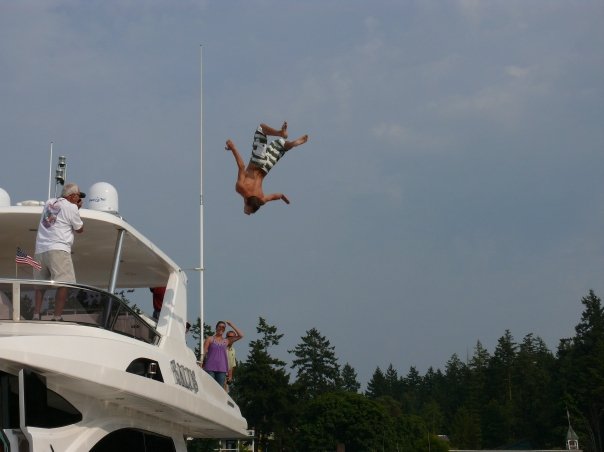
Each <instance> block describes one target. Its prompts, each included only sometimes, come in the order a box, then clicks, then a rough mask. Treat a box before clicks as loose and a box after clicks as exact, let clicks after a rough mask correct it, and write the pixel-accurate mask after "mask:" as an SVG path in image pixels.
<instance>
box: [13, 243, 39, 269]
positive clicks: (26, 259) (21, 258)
mask: <svg viewBox="0 0 604 452" xmlns="http://www.w3.org/2000/svg"><path fill="white" fill-rule="evenodd" d="M15 262H16V263H17V264H27V265H31V266H32V267H34V268H35V269H38V270H40V269H41V268H42V266H41V265H40V264H39V263H38V262H36V261H35V260H34V259H33V258H32V257H31V256H29V255H28V254H27V253H26V252H25V251H23V250H22V249H21V248H19V247H17V255H16V256H15Z"/></svg>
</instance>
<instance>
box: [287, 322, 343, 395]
mask: <svg viewBox="0 0 604 452" xmlns="http://www.w3.org/2000/svg"><path fill="white" fill-rule="evenodd" d="M301 339H302V342H301V343H300V344H298V345H297V346H296V347H295V348H294V349H293V350H289V353H293V354H294V355H295V356H296V359H294V360H292V366H291V367H292V368H293V369H297V378H296V386H297V388H298V389H299V390H300V391H301V394H302V396H303V397H307V398H313V397H316V396H318V395H319V394H324V393H326V392H329V391H334V390H336V389H339V388H340V386H341V383H340V366H339V365H338V361H337V358H336V355H335V352H334V347H333V346H332V345H331V344H330V343H329V341H328V340H327V339H326V338H325V336H322V335H321V333H319V331H318V330H317V329H316V328H312V329H310V330H308V331H307V332H306V336H303V337H302V338H301Z"/></svg>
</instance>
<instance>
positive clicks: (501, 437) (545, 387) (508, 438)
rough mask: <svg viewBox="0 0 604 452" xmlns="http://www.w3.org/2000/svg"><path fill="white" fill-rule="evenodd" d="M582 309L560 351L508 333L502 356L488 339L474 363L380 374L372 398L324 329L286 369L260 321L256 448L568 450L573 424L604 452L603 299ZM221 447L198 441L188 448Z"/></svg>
mask: <svg viewBox="0 0 604 452" xmlns="http://www.w3.org/2000/svg"><path fill="white" fill-rule="evenodd" d="M581 303H582V305H583V313H582V315H581V319H580V321H579V323H578V324H577V325H576V327H575V335H574V337H571V338H563V339H560V342H559V345H558V348H557V350H556V352H555V353H553V352H552V351H550V350H548V348H547V347H546V345H545V343H544V342H543V340H542V339H541V338H539V337H538V336H535V335H533V334H527V335H526V336H525V337H524V338H522V339H521V340H520V341H516V339H515V338H514V337H513V336H512V334H511V333H510V331H509V330H506V331H505V333H504V334H503V336H501V337H500V338H499V340H498V341H497V345H496V347H495V350H494V351H493V353H492V354H491V353H489V352H488V351H487V350H486V349H485V348H484V347H483V346H482V344H481V343H480V341H478V342H477V343H476V346H475V348H474V351H473V354H472V356H469V357H468V358H467V359H466V360H465V361H463V360H461V359H460V358H459V356H457V355H456V354H453V356H451V358H450V359H449V360H448V361H447V362H446V364H445V367H444V369H443V370H441V369H436V370H435V369H433V368H432V367H431V368H429V369H428V370H427V372H426V373H425V374H424V375H421V374H420V373H419V372H418V371H417V369H416V368H415V367H411V368H410V369H409V371H408V372H407V373H406V374H405V375H399V374H398V372H397V370H396V368H395V367H394V366H393V364H390V365H389V366H388V368H386V369H380V368H379V367H377V368H376V369H375V371H374V373H373V376H372V378H371V379H370V381H369V382H368V384H367V389H366V390H365V391H364V392H363V393H361V392H360V388H361V385H360V384H359V382H358V380H357V374H356V371H355V370H354V368H353V367H352V366H351V365H350V364H348V363H345V364H343V365H341V364H340V363H339V362H338V358H337V356H336V353H335V347H333V346H332V345H331V344H330V342H329V340H328V339H327V338H326V337H325V336H323V335H322V334H321V333H320V332H319V331H318V330H317V329H316V328H311V329H310V330H308V331H307V332H306V334H305V336H303V337H301V341H300V343H299V344H298V345H297V346H296V347H294V348H293V349H292V350H288V352H289V353H290V354H291V355H292V362H291V364H290V365H289V366H287V365H286V363H285V362H284V361H282V360H280V359H278V358H276V357H274V356H273V355H272V354H271V350H273V349H274V347H276V346H277V345H279V342H280V340H281V338H282V337H283V334H281V333H279V332H278V330H277V327H276V326H274V325H270V324H268V323H267V322H266V321H265V319H263V318H259V321H258V326H257V328H256V329H257V335H258V337H257V339H255V340H252V341H251V342H250V343H249V352H248V354H247V356H246V358H245V360H244V359H242V357H241V356H239V359H240V362H239V364H238V367H237V370H236V377H235V381H234V383H233V385H232V386H231V388H232V389H231V395H232V396H233V398H234V400H235V401H236V402H237V403H238V405H239V407H240V408H241V411H242V414H243V416H244V417H245V418H246V419H247V422H248V425H249V428H250V429H254V430H255V434H256V447H257V450H279V451H333V450H335V449H336V447H337V445H338V444H343V445H345V448H346V451H347V452H350V451H383V450H393V451H394V450H396V451H401V452H403V451H405V452H406V451H408V452H417V451H424V450H425V451H427V450H430V451H447V450H448V449H449V448H459V449H482V448H489V449H494V448H498V447H502V446H507V447H510V448H511V447H515V448H525V449H530V448H534V449H564V448H565V440H566V435H567V431H568V427H569V419H570V421H571V424H572V428H573V430H574V431H575V432H576V433H577V435H578V437H579V444H580V446H581V449H583V450H584V451H586V452H603V449H602V447H603V437H602V436H603V433H604V430H603V429H604V309H603V307H602V302H601V299H600V298H599V297H597V296H596V295H595V293H594V292H593V291H590V292H589V294H588V295H587V296H585V297H583V298H582V300H581ZM204 330H205V331H204V334H206V335H208V334H210V335H211V334H213V333H212V331H211V329H210V328H209V327H208V326H207V325H205V328H204ZM194 334H196V335H197V338H199V334H200V328H199V322H198V324H197V325H196V327H194ZM196 353H197V354H198V356H199V349H197V350H196ZM290 369H291V371H292V372H291V373H290ZM213 445H214V444H212V442H208V441H195V442H193V443H191V444H190V448H189V450H197V451H200V450H211V448H212V446H213Z"/></svg>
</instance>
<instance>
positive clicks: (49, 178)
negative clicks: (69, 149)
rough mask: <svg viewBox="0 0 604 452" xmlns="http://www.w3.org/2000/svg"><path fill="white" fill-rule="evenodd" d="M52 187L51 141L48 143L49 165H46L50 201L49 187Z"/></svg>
mask: <svg viewBox="0 0 604 452" xmlns="http://www.w3.org/2000/svg"><path fill="white" fill-rule="evenodd" d="M51 186H52V141H51V142H50V163H49V164H48V197H47V198H46V199H50V187H51Z"/></svg>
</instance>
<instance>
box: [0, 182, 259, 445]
mask: <svg viewBox="0 0 604 452" xmlns="http://www.w3.org/2000/svg"><path fill="white" fill-rule="evenodd" d="M95 185H99V186H100V188H99V189H98V190H100V192H101V193H100V194H95V192H94V190H93V189H91V190H93V191H92V192H89V196H88V208H82V209H81V210H80V215H81V217H82V220H83V221H84V233H82V234H76V237H75V242H74V245H73V248H72V255H73V262H74V267H75V270H76V277H77V281H78V283H77V284H61V283H60V282H57V281H34V280H33V279H32V278H33V275H32V268H31V267H29V266H28V265H17V264H16V262H15V254H16V249H17V247H20V248H22V249H23V250H25V251H26V252H27V253H28V254H29V255H30V256H33V253H34V248H35V240H36V231H37V228H38V223H39V221H40V215H41V213H42V208H43V207H42V205H41V204H42V203H37V202H24V203H20V204H21V205H11V204H10V198H9V197H8V195H7V192H5V191H4V190H2V189H0V452H7V451H11V452H17V451H19V452H20V451H35V452H40V451H43V452H46V451H48V452H52V451H54V452H76V451H94V452H104V451H111V452H116V451H129V452H130V451H134V452H138V451H141V452H142V451H179V452H181V451H186V441H187V438H188V437H194V438H243V437H246V436H247V431H246V428H247V425H246V421H245V419H244V418H243V417H242V416H241V412H240V410H239V407H238V406H237V405H236V404H235V402H234V401H233V400H232V399H231V397H229V395H228V394H227V393H226V392H225V391H224V390H223V389H222V388H221V387H220V386H219V385H218V384H217V383H216V382H215V381H214V380H213V379H212V378H211V377H210V376H209V375H208V374H206V373H205V372H204V371H203V370H202V369H201V368H200V367H199V366H198V364H197V361H196V357H195V355H194V353H193V351H192V350H191V349H190V348H189V347H188V346H187V344H186V341H185V334H186V322H187V277H186V275H185V273H184V272H183V270H182V269H181V268H179V266H178V265H177V264H176V263H174V262H173V261H172V260H171V259H170V258H169V257H168V256H167V255H165V254H164V253H163V252H162V251H161V250H160V249H159V248H158V247H157V246H155V245H154V244H153V243H152V242H151V241H150V240H148V239H147V238H146V237H144V236H143V235H142V234H141V233H140V232H139V231H137V230H136V229H135V228H133V227H132V226H131V225H130V224H128V223H127V222H126V221H125V220H124V219H123V218H121V217H120V216H119V215H118V214H117V193H115V194H112V193H111V189H113V187H111V186H110V185H109V184H105V183H100V184H95ZM93 187H94V186H93ZM113 190H114V189H113ZM113 196H114V197H115V206H113V205H112V202H113V198H112V197H113ZM7 200H8V202H7ZM36 204H37V205H36ZM160 286H165V287H166V293H165V298H164V302H163V306H162V309H161V313H160V315H159V320H158V321H157V323H156V322H155V321H154V320H152V319H150V318H148V317H146V316H145V315H144V314H137V313H136V312H134V311H133V310H132V309H131V307H129V306H128V304H127V303H125V302H124V301H123V300H122V299H121V298H120V297H118V296H116V295H115V293H116V291H119V290H120V289H131V288H144V290H145V291H146V292H147V293H148V295H149V297H151V293H150V292H149V291H148V288H151V287H160ZM59 287H67V288H68V298H67V303H66V305H65V309H64V310H63V314H62V317H63V321H52V318H53V314H54V312H53V308H54V294H55V292H56V289H57V288H59ZM36 291H44V298H43V305H42V311H41V315H40V316H39V318H37V319H33V318H32V317H33V304H34V299H35V293H36Z"/></svg>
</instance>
